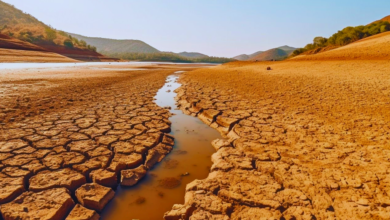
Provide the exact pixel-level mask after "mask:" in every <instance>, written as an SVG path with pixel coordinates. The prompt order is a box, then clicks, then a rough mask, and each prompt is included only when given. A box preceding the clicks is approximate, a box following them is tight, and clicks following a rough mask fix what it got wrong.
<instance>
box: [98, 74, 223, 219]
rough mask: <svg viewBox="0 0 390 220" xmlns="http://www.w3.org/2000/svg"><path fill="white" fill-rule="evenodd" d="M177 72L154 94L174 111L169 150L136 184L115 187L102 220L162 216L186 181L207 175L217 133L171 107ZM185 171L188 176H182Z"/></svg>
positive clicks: (179, 198) (181, 197)
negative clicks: (171, 147) (173, 139)
mask: <svg viewBox="0 0 390 220" xmlns="http://www.w3.org/2000/svg"><path fill="white" fill-rule="evenodd" d="M178 74H179V73H178V72H177V73H176V74H175V75H171V76H169V77H168V78H167V82H166V84H165V85H164V87H162V88H161V89H160V90H159V92H158V93H157V95H156V97H155V98H156V103H157V104H158V105H159V106H162V107H165V106H170V107H171V108H172V110H171V113H173V114H175V115H174V116H172V117H171V118H170V121H171V122H172V125H171V129H172V132H171V134H172V135H174V137H175V145H174V148H173V151H172V152H171V153H170V154H169V155H168V156H167V157H165V158H164V160H163V161H162V162H161V163H159V164H157V165H156V166H155V167H154V168H153V169H152V170H150V171H149V172H148V174H147V176H146V177H145V178H144V179H143V180H142V181H140V182H139V183H138V184H137V185H136V186H134V187H131V188H123V187H121V186H119V187H118V189H117V190H116V196H115V198H114V199H113V200H112V201H111V202H110V204H109V205H108V206H107V207H106V208H105V210H104V211H103V213H101V215H102V219H109V220H116V219H118V220H119V219H121V220H122V219H129V220H132V219H139V220H156V219H162V216H163V215H164V213H165V212H166V211H168V210H170V209H171V208H172V205H173V204H183V203H184V193H185V187H186V185H187V184H188V183H189V182H191V181H193V180H194V179H204V178H206V177H207V175H208V173H209V169H210V166H211V165H212V164H211V158H210V157H211V155H212V154H213V153H214V152H215V150H214V148H213V147H212V146H211V141H212V140H214V139H217V138H221V136H220V134H219V133H218V132H217V131H216V130H214V129H212V128H210V127H209V126H207V125H205V124H204V123H203V122H201V121H200V120H199V119H198V118H196V117H192V116H188V115H185V114H183V113H182V112H181V111H180V110H175V108H176V105H175V100H174V98H175V96H176V93H174V92H173V91H174V90H175V89H177V88H179V87H180V84H179V83H177V82H176V79H177V78H178ZM169 90H170V91H169ZM186 173H188V175H183V174H186ZM167 178H168V179H167ZM163 180H170V181H168V182H167V181H163ZM164 183H168V184H164ZM177 184H179V185H178V186H176V185H177Z"/></svg>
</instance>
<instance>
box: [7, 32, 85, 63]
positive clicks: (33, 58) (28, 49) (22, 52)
mask: <svg viewBox="0 0 390 220" xmlns="http://www.w3.org/2000/svg"><path fill="white" fill-rule="evenodd" d="M5 62H7V63H9V62H56V63H68V62H72V63H74V62H78V61H76V60H74V59H71V58H68V57H65V56H62V55H59V54H56V53H52V52H48V51H47V50H46V49H44V48H42V47H39V46H37V45H34V44H31V43H29V42H25V41H21V40H18V39H15V38H11V37H9V36H7V35H3V34H0V63H5Z"/></svg>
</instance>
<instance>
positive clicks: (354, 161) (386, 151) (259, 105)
mask: <svg viewBox="0 0 390 220" xmlns="http://www.w3.org/2000/svg"><path fill="white" fill-rule="evenodd" d="M389 36H390V35H388V34H387V35H384V36H383V37H382V38H375V39H373V40H377V41H374V42H372V41H371V43H372V45H371V46H372V47H370V46H369V45H367V44H366V43H367V42H369V40H366V41H362V42H360V44H359V43H355V44H352V45H349V46H347V47H345V48H340V49H336V50H333V51H330V52H325V53H322V54H319V55H318V56H325V55H326V54H327V53H328V54H332V53H335V57H331V56H330V55H329V57H328V58H329V61H325V60H322V61H285V62H257V63H250V62H235V63H229V64H225V65H222V66H218V67H214V68H210V69H201V70H195V71H192V72H187V73H184V75H183V76H182V78H181V83H182V84H183V86H182V87H181V88H179V89H178V90H176V92H178V98H177V100H178V103H179V104H180V106H181V107H180V108H181V109H182V110H183V111H184V112H185V113H186V114H190V115H193V116H197V117H199V118H200V119H201V120H202V121H204V122H205V123H207V124H210V126H211V127H213V128H215V129H217V130H218V131H220V132H221V133H222V134H223V135H224V136H225V137H226V139H227V141H222V140H217V141H214V142H213V146H214V147H215V148H216V149H217V152H216V153H215V154H214V155H213V156H212V161H213V166H212V167H211V170H210V174H209V176H208V178H206V179H204V180H196V181H194V182H192V183H190V184H188V185H187V188H186V196H185V203H184V204H182V205H179V204H178V205H175V206H174V207H173V208H172V210H171V211H169V212H167V213H166V215H165V219H188V218H190V219H191V220H195V219H199V220H200V219H388V218H389V216H390V194H389V187H390V185H389V173H388V172H389V168H390V162H389V155H390V148H389V146H390V139H389V138H390V134H389V132H390V127H389V124H390V111H389V107H390V75H389V72H390V63H389V62H388V61H387V60H386V59H388V58H389V56H388V49H389V47H388V46H387V47H385V45H386V44H387V43H386V42H387V41H388V39H389ZM378 42H379V43H378ZM359 45H360V46H361V47H358V46H359ZM387 45H388V44H387ZM353 47H355V49H356V51H355V52H353V50H352V48H353ZM367 48H368V49H370V50H371V49H372V50H373V51H370V50H368V49H367ZM380 48H383V50H380ZM378 50H379V52H378ZM374 52H375V53H378V54H379V55H378V56H382V55H383V57H380V58H381V59H382V60H381V59H377V58H378V56H376V55H375V56H374ZM336 53H337V54H336ZM341 54H344V55H345V57H346V58H348V56H349V60H344V61H337V60H336V61H332V59H333V58H334V59H336V58H338V56H339V55H341ZM352 54H355V55H354V56H352ZM386 54H387V55H386ZM344 55H343V56H344ZM314 56H317V55H314ZM314 56H313V57H314ZM326 56H328V55H326ZM355 57H360V58H361V59H360V60H358V61H356V60H354V58H355ZM370 58H372V59H370ZM269 66H270V67H272V70H270V71H267V70H266V69H267V67H269Z"/></svg>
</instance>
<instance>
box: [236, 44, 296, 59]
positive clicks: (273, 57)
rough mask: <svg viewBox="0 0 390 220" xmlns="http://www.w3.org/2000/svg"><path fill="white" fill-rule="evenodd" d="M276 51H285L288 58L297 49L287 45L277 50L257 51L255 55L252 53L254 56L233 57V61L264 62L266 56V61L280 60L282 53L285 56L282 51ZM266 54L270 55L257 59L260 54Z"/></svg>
mask: <svg viewBox="0 0 390 220" xmlns="http://www.w3.org/2000/svg"><path fill="white" fill-rule="evenodd" d="M276 49H281V50H283V51H285V52H286V53H287V56H288V55H290V54H291V53H292V52H293V51H294V50H296V49H297V48H295V47H290V46H287V45H285V46H281V47H277V48H272V49H270V50H267V51H257V52H255V53H252V54H249V55H247V54H241V55H238V56H235V57H233V59H236V60H240V61H245V60H263V58H262V57H263V56H264V57H267V58H266V60H280V55H279V53H281V54H284V53H283V52H281V51H280V50H276ZM270 51H271V52H270ZM275 51H279V52H276V53H274V52H275ZM264 52H267V53H268V54H265V55H263V56H259V57H258V58H257V59H255V57H257V56H258V55H259V54H262V53H264ZM272 53H273V54H274V56H271V54H272ZM285 56H286V55H283V57H285Z"/></svg>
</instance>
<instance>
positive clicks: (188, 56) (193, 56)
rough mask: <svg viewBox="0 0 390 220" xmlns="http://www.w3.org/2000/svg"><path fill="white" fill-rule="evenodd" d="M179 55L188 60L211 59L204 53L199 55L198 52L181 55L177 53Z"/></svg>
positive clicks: (182, 53)
mask: <svg viewBox="0 0 390 220" xmlns="http://www.w3.org/2000/svg"><path fill="white" fill-rule="evenodd" d="M177 54H178V55H180V56H183V57H187V58H205V57H209V56H207V55H205V54H202V53H197V52H185V51H184V52H181V53H177Z"/></svg>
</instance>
